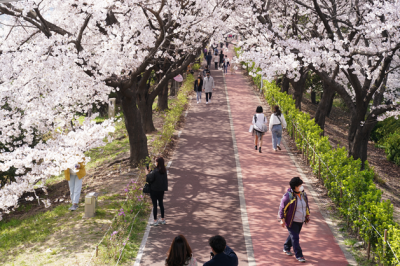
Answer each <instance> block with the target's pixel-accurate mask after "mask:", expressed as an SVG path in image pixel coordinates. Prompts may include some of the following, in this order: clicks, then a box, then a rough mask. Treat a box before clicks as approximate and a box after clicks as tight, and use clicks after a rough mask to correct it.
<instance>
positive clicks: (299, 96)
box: [290, 71, 307, 110]
mask: <svg viewBox="0 0 400 266" xmlns="http://www.w3.org/2000/svg"><path fill="white" fill-rule="evenodd" d="M300 73H301V72H300ZM306 80H307V71H304V72H303V73H301V77H300V79H299V80H298V81H297V82H294V81H293V80H291V82H290V83H292V86H293V90H294V93H293V99H294V100H295V101H296V102H295V104H296V108H297V109H299V110H301V101H302V100H303V93H304V89H305V87H306V86H305V85H306Z"/></svg>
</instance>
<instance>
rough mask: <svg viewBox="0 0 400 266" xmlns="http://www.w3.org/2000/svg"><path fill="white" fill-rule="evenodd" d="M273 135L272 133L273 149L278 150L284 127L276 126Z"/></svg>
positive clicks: (272, 131) (273, 128)
mask: <svg viewBox="0 0 400 266" xmlns="http://www.w3.org/2000/svg"><path fill="white" fill-rule="evenodd" d="M271 133H272V147H273V148H274V149H275V150H276V146H277V145H281V139H282V125H274V126H273V127H272V130H271Z"/></svg>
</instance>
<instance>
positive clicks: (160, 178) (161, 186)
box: [145, 157, 168, 226]
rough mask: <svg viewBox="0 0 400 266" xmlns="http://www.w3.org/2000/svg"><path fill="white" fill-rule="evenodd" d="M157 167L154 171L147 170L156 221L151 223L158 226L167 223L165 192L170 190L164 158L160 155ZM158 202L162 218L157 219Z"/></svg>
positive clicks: (156, 163) (147, 180)
mask: <svg viewBox="0 0 400 266" xmlns="http://www.w3.org/2000/svg"><path fill="white" fill-rule="evenodd" d="M155 165H156V168H154V170H153V171H151V172H149V170H148V169H145V171H146V182H147V183H149V184H150V198H151V201H152V202H153V218H154V222H153V223H152V224H150V225H152V226H157V225H160V224H166V223H167V222H166V221H165V218H164V202H163V201H164V192H165V191H168V176H167V169H166V168H165V164H164V158H162V157H158V158H157V159H156V162H155ZM157 202H158V205H159V206H160V211H161V220H157Z"/></svg>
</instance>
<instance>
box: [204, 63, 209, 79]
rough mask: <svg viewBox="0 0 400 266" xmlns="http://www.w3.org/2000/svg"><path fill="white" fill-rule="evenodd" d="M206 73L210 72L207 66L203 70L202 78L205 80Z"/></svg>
mask: <svg viewBox="0 0 400 266" xmlns="http://www.w3.org/2000/svg"><path fill="white" fill-rule="evenodd" d="M207 72H210V68H209V67H208V65H207V66H206V67H205V68H204V69H203V77H204V78H205V77H206V76H207Z"/></svg>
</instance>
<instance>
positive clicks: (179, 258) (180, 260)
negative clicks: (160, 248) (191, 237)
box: [165, 235, 197, 266]
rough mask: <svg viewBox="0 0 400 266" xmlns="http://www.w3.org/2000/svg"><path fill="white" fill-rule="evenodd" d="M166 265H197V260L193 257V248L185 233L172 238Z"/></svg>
mask: <svg viewBox="0 0 400 266" xmlns="http://www.w3.org/2000/svg"><path fill="white" fill-rule="evenodd" d="M165 266H197V260H196V259H195V258H194V257H193V255H192V249H191V248H190V246H189V243H188V242H187V240H186V238H185V237H184V236H183V235H178V236H176V237H175V238H174V240H172V243H171V246H170V248H169V250H168V253H167V259H166V260H165Z"/></svg>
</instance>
